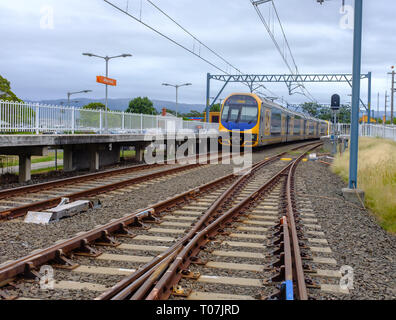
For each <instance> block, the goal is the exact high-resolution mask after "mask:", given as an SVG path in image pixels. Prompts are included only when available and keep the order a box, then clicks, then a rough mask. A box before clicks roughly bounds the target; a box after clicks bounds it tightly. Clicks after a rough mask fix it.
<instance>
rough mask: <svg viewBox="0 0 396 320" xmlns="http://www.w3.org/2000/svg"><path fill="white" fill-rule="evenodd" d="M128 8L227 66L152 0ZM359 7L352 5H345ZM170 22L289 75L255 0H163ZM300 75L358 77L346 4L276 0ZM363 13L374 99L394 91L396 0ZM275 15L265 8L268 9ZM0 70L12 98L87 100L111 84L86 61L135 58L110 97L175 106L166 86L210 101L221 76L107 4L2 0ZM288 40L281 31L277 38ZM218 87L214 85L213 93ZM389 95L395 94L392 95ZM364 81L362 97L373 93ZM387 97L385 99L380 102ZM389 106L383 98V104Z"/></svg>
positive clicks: (248, 61)
mask: <svg viewBox="0 0 396 320" xmlns="http://www.w3.org/2000/svg"><path fill="white" fill-rule="evenodd" d="M113 2H114V3H116V4H117V5H120V6H122V7H123V8H126V6H127V3H128V6H129V7H128V8H129V10H130V12H131V13H133V14H135V15H137V16H139V17H140V12H142V19H143V21H147V22H148V23H149V24H150V25H153V26H155V27H156V28H158V29H159V30H160V31H161V32H163V33H165V34H167V35H171V36H172V37H174V38H176V39H177V40H178V41H180V42H181V43H183V44H184V45H186V46H187V47H188V48H190V49H193V48H194V51H195V52H196V53H199V52H200V53H201V54H202V56H203V57H205V58H208V59H210V60H211V61H215V62H216V64H218V65H219V66H220V67H221V68H225V63H224V62H223V61H221V60H220V59H219V58H218V57H215V56H213V54H210V53H209V52H208V51H207V50H206V49H205V48H204V47H202V46H201V47H199V45H198V44H197V43H195V45H194V42H193V41H192V40H191V38H189V37H186V36H185V34H183V33H181V32H180V29H179V28H177V27H176V26H175V25H174V24H173V23H171V22H170V21H169V20H168V19H167V18H166V17H164V16H162V15H160V14H159V13H158V12H157V11H156V10H154V9H153V8H152V7H151V6H150V5H148V4H147V3H146V1H145V0H143V1H142V3H143V4H144V6H143V7H142V9H141V8H140V3H141V1H140V0H129V1H127V0H113ZM348 2H349V3H350V2H351V1H348V0H347V3H348ZM154 3H155V4H157V5H158V6H159V7H160V8H162V9H164V10H165V11H166V12H167V13H168V14H169V15H170V16H171V17H173V18H175V19H176V20H177V21H178V22H179V23H180V24H181V25H183V26H185V27H186V28H187V29H188V30H189V31H191V32H192V33H193V34H194V35H196V36H197V37H198V38H199V39H201V40H202V41H203V42H204V43H205V44H207V45H208V46H209V47H210V48H213V49H214V50H215V51H216V52H218V53H220V54H221V56H223V57H224V58H226V59H227V60H228V61H230V62H231V63H232V64H233V65H235V66H236V67H238V68H240V69H241V70H242V71H243V72H246V73H287V72H288V69H287V68H286V66H285V65H284V63H283V61H282V59H281V57H280V55H279V54H278V52H277V51H276V49H275V47H274V45H273V43H272V41H271V40H270V38H269V36H268V34H267V32H266V31H265V29H264V26H263V25H262V24H261V22H260V20H259V17H258V16H257V14H256V12H255V11H254V9H253V7H252V5H251V4H250V1H248V0H240V1H229V0H228V1H227V0H217V1H213V0H212V1H211V0H200V1H193V0H172V1H170V0H158V1H154ZM275 3H276V5H277V8H278V13H279V15H280V17H281V19H282V21H283V26H284V30H285V32H286V34H287V37H288V40H289V43H290V46H291V48H292V51H293V54H294V57H295V59H296V62H297V65H298V66H299V70H300V72H305V73H340V72H345V73H350V72H351V71H352V31H351V30H344V29H341V28H340V26H339V21H340V18H341V17H342V15H341V14H340V12H339V10H340V3H339V1H331V2H328V3H326V4H325V5H323V6H320V5H318V4H317V3H316V1H314V0H300V1H291V0H275ZM46 6H50V7H52V8H53V9H54V29H46V30H43V29H41V28H40V21H41V20H42V18H43V13H42V11H41V10H42V8H43V7H46ZM364 9H365V14H364V35H363V39H364V41H363V61H362V72H368V71H372V72H373V100H376V92H378V91H379V92H381V96H382V92H384V91H385V90H386V89H387V87H390V83H389V78H387V75H386V73H387V72H388V71H389V68H390V66H391V65H392V64H394V63H396V61H393V60H392V59H394V57H393V56H392V52H395V49H396V43H395V41H393V40H394V34H395V26H394V23H393V12H395V9H396V3H394V1H390V0H381V1H366V2H365V8H364ZM263 14H264V15H265V16H266V17H267V16H268V14H267V10H266V9H265V8H263ZM0 29H1V30H2V43H6V44H7V45H6V46H2V49H1V50H0V70H1V74H2V75H3V76H5V77H6V78H8V79H9V80H10V81H11V84H12V88H13V90H14V92H16V93H17V95H19V96H20V97H22V98H25V99H31V100H42V99H55V98H62V97H64V96H65V95H66V92H68V91H79V90H83V89H91V90H93V92H92V93H91V94H89V95H88V97H92V98H94V97H96V98H102V97H103V96H104V88H103V87H102V86H101V85H100V84H97V83H96V82H95V76H96V75H99V74H104V72H105V70H104V69H105V64H104V61H102V60H99V59H94V58H88V57H85V56H82V52H93V53H96V54H99V55H118V54H121V53H132V54H133V57H132V58H126V59H116V60H112V61H110V77H113V78H116V79H117V80H118V83H119V86H117V87H116V88H111V89H110V97H113V98H121V97H134V96H140V95H141V96H149V97H152V98H155V99H163V100H167V99H168V100H173V99H174V92H173V91H172V90H170V89H169V88H165V87H162V86H161V83H163V82H171V83H179V82H192V83H193V86H192V87H189V88H183V90H182V91H181V97H180V99H181V100H182V101H185V102H186V103H204V101H205V99H206V98H205V96H206V73H207V72H210V73H219V71H218V70H216V69H215V68H213V67H211V66H209V65H208V64H206V63H205V62H203V61H202V60H200V59H199V58H197V57H195V56H193V55H191V54H189V53H187V52H186V51H184V50H183V49H181V48H179V47H178V46H176V45H175V44H173V43H171V42H169V41H168V40H166V39H164V38H163V37H161V36H160V35H158V34H156V33H154V32H153V31H151V30H149V29H148V28H146V27H144V26H143V25H141V24H140V23H138V22H136V21H134V20H133V19H131V18H129V17H128V16H126V15H124V14H122V13H121V12H119V11H117V10H116V9H114V8H112V7H111V6H110V5H108V4H107V3H105V2H104V1H102V0H85V1H78V0H45V1H44V0H34V1H26V0H25V1H21V0H20V1H13V2H11V1H2V2H1V3H0ZM276 34H277V35H280V33H279V30H278V31H277V33H276ZM266 86H267V87H268V88H271V90H272V91H275V92H276V93H277V94H278V95H279V96H284V97H285V98H286V99H287V100H288V101H290V102H291V103H295V102H301V101H304V97H302V96H300V95H294V96H288V94H287V89H286V87H285V86H284V85H277V84H266ZM220 87H221V84H220V83H213V84H212V89H213V90H212V94H211V95H212V96H213V95H214V94H215V90H216V89H219V88H220ZM307 88H309V90H310V92H311V93H312V94H313V96H314V97H315V98H316V99H317V100H319V101H321V102H327V101H328V100H329V97H330V96H331V95H332V94H333V93H334V91H337V92H339V93H340V94H341V95H342V97H343V100H345V101H348V100H349V97H348V96H347V94H349V93H350V88H349V86H348V85H346V84H343V85H329V84H307ZM244 90H246V88H245V87H244V86H243V85H231V86H229V88H227V89H226V90H225V92H224V94H223V96H225V95H227V94H229V93H231V92H232V91H244ZM388 91H389V89H388ZM366 92H367V89H366V84H363V86H362V96H363V98H364V99H366V98H365V95H367V93H366ZM382 100H383V99H382ZM382 103H383V102H382Z"/></svg>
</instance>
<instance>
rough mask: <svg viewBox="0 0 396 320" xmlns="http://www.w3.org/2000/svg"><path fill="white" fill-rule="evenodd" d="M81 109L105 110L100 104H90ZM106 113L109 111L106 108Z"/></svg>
mask: <svg viewBox="0 0 396 320" xmlns="http://www.w3.org/2000/svg"><path fill="white" fill-rule="evenodd" d="M82 108H83V109H88V110H106V106H105V105H104V104H103V103H101V102H92V103H89V104H87V105H85V106H83V107H82ZM107 111H110V109H109V108H107Z"/></svg>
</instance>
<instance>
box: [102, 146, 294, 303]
mask: <svg viewBox="0 0 396 320" xmlns="http://www.w3.org/2000/svg"><path fill="white" fill-rule="evenodd" d="M286 153H287V152H282V153H280V154H277V155H274V156H273V157H271V158H269V159H267V160H263V161H261V162H259V163H257V164H255V165H254V166H253V168H252V170H251V172H250V174H249V175H251V174H252V173H253V172H255V171H257V170H258V169H260V168H261V167H263V166H265V165H267V164H269V163H271V162H273V161H275V160H276V159H277V158H279V157H281V156H283V155H284V154H286ZM232 175H233V174H232ZM247 177H248V175H244V176H241V177H240V178H239V179H238V180H237V181H235V182H234V183H233V184H232V185H231V186H230V187H229V188H228V189H227V190H226V191H225V192H224V193H223V194H222V195H221V196H220V197H219V198H218V199H217V200H216V201H215V202H214V203H213V204H212V205H211V206H210V207H209V208H208V210H207V211H206V212H205V214H204V215H203V216H202V217H201V218H200V220H199V221H198V222H197V223H196V224H195V225H194V227H193V228H192V229H191V230H190V231H189V232H188V233H187V234H186V235H185V236H184V237H183V238H182V239H180V240H179V241H178V242H177V243H175V244H174V245H173V246H172V247H170V248H169V249H168V250H166V251H165V252H164V253H162V254H161V255H159V256H157V257H156V258H154V259H153V260H152V261H151V262H149V263H148V264H146V265H144V266H143V267H141V268H140V269H139V270H137V271H136V272H135V273H134V274H132V275H131V276H129V277H128V278H126V279H124V280H123V281H122V282H120V283H119V284H117V285H116V286H114V287H113V288H111V289H110V290H108V291H106V292H104V293H103V294H102V295H100V296H99V297H98V298H97V300H108V299H112V300H124V299H127V298H128V297H129V296H130V295H131V294H133V293H134V291H135V290H137V289H138V288H139V287H140V286H141V285H142V284H144V283H145V281H147V280H149V282H150V283H153V281H154V280H150V277H151V276H152V275H153V274H154V273H155V271H156V270H157V268H158V265H159V264H162V262H163V260H164V259H166V258H167V257H168V256H170V255H174V254H175V252H176V253H177V252H179V251H180V249H181V248H182V247H183V246H184V245H185V244H186V243H188V241H190V239H191V238H193V237H194V236H195V234H196V233H197V232H199V230H200V229H202V227H205V226H206V223H207V220H208V219H209V218H210V217H212V216H213V214H215V213H220V212H221V211H222V210H221V209H220V208H221V206H222V205H223V204H224V202H225V201H226V200H227V198H228V197H229V196H230V194H232V193H233V192H235V188H236V187H237V186H238V185H240V184H241V182H242V181H245V180H246V179H247ZM144 286H145V287H148V286H147V284H144Z"/></svg>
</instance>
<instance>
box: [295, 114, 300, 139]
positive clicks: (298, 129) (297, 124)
mask: <svg viewBox="0 0 396 320" xmlns="http://www.w3.org/2000/svg"><path fill="white" fill-rule="evenodd" d="M300 132H301V117H299V116H296V117H295V118H294V134H295V135H299V134H300Z"/></svg>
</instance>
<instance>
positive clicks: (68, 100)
mask: <svg viewBox="0 0 396 320" xmlns="http://www.w3.org/2000/svg"><path fill="white" fill-rule="evenodd" d="M88 92H92V90H83V91H78V92H68V93H67V105H70V97H71V96H72V95H73V94H78V93H88Z"/></svg>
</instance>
